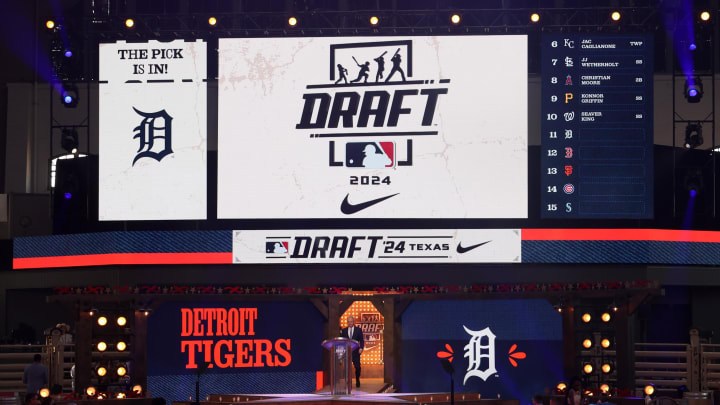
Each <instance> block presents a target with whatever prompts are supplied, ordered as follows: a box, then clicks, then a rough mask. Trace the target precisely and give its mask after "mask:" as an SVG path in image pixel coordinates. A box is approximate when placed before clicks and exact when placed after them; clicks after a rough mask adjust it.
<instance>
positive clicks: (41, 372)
mask: <svg viewBox="0 0 720 405" xmlns="http://www.w3.org/2000/svg"><path fill="white" fill-rule="evenodd" d="M41 361H42V356H40V355H39V354H36V355H35V356H33V362H32V364H30V365H29V366H27V367H25V372H24V373H23V384H26V385H27V392H28V393H32V394H37V393H38V392H39V391H40V390H41V389H42V388H43V387H45V386H47V384H48V371H47V368H46V367H45V366H43V365H42V363H41Z"/></svg>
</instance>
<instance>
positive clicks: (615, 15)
mask: <svg viewBox="0 0 720 405" xmlns="http://www.w3.org/2000/svg"><path fill="white" fill-rule="evenodd" d="M620 18H622V14H620V12H619V11H613V12H612V13H611V14H610V19H612V20H613V21H620Z"/></svg>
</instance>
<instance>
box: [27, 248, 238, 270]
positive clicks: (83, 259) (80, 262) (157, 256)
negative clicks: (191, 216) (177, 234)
mask: <svg viewBox="0 0 720 405" xmlns="http://www.w3.org/2000/svg"><path fill="white" fill-rule="evenodd" d="M229 263H232V253H231V252H218V253H107V254H99V255H78V256H49V257H26V258H15V259H13V269H39V268H49V267H80V266H106V265H113V264H229Z"/></svg>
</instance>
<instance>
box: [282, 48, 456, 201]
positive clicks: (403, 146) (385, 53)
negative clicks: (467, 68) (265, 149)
mask: <svg viewBox="0 0 720 405" xmlns="http://www.w3.org/2000/svg"><path fill="white" fill-rule="evenodd" d="M412 55H413V41H412V40H396V41H369V42H356V43H342V44H333V45H330V53H329V58H328V62H329V63H328V65H327V66H328V72H329V75H328V82H326V83H316V84H308V85H307V86H306V91H305V93H304V94H303V96H302V98H303V108H302V113H301V115H300V117H299V120H298V121H297V123H296V125H295V129H297V130H307V131H308V136H309V137H310V138H311V139H317V140H324V141H326V142H327V143H326V144H327V147H328V166H329V167H348V168H362V169H387V168H393V169H398V168H402V167H408V166H413V142H420V141H421V140H422V139H423V138H425V137H428V136H438V135H439V131H438V130H437V127H436V123H435V118H436V111H437V106H438V103H439V102H440V101H441V99H442V98H443V96H444V95H446V94H448V92H449V83H450V79H446V78H437V77H432V78H422V79H417V78H416V77H415V76H414V75H413V57H412ZM381 137H382V138H381ZM397 137H401V138H400V142H398V143H397V144H396V143H395V140H396V139H397ZM348 138H353V139H352V140H348ZM363 138H364V139H363ZM393 138H395V139H393ZM380 139H383V141H380ZM386 139H387V141H386ZM336 144H337V145H336ZM343 154H344V156H343ZM375 177H377V179H376V178H374V177H372V176H351V177H350V179H349V185H351V186H363V185H377V186H382V185H389V184H391V182H392V179H391V178H390V176H389V175H385V176H384V177H380V176H375ZM343 208H344V209H343ZM341 211H342V212H343V213H344V214H346V215H348V212H350V213H355V212H358V211H360V210H355V209H352V208H350V209H348V203H347V198H345V200H343V201H342V206H341Z"/></svg>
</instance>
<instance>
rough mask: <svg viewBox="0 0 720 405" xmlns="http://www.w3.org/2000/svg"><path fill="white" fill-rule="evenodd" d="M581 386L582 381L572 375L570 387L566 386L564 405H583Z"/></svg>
mask: <svg viewBox="0 0 720 405" xmlns="http://www.w3.org/2000/svg"><path fill="white" fill-rule="evenodd" d="M582 394H583V388H582V381H581V380H580V378H579V377H573V378H572V380H570V388H568V391H567V396H566V397H565V405H583V397H582Z"/></svg>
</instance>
